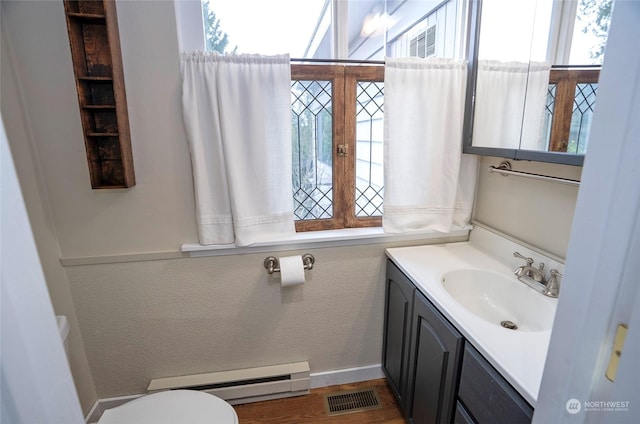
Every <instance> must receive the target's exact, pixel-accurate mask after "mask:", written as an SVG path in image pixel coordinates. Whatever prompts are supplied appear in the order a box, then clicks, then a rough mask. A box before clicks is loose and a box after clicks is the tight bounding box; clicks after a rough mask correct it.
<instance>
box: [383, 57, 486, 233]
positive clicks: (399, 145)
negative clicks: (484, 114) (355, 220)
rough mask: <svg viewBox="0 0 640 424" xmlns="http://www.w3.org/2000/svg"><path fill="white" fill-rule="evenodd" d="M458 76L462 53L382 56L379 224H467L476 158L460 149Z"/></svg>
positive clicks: (409, 227)
mask: <svg viewBox="0 0 640 424" xmlns="http://www.w3.org/2000/svg"><path fill="white" fill-rule="evenodd" d="M466 83H467V65H466V62H464V61H459V60H451V59H416V58H402V59H401V58H387V59H386V65H385V78H384V97H385V100H384V101H385V105H384V109H385V112H384V113H385V116H384V131H385V140H384V160H385V165H384V166H385V177H384V180H385V193H384V216H383V227H384V230H385V232H392V233H403V232H411V231H424V230H436V231H441V232H449V231H451V230H455V229H460V228H463V227H466V226H467V225H468V224H469V220H470V218H471V210H472V206H473V196H474V191H475V179H476V168H477V158H476V157H475V156H469V155H463V154H462V124H463V120H464V102H465V92H466Z"/></svg>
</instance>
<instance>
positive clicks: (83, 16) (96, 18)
mask: <svg viewBox="0 0 640 424" xmlns="http://www.w3.org/2000/svg"><path fill="white" fill-rule="evenodd" d="M67 16H68V17H70V18H73V19H77V20H79V21H83V22H104V21H105V19H106V17H105V16H104V15H96V14H89V13H75V12H70V13H67Z"/></svg>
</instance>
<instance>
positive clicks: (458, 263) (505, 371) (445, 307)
mask: <svg viewBox="0 0 640 424" xmlns="http://www.w3.org/2000/svg"><path fill="white" fill-rule="evenodd" d="M477 230H478V229H474V231H477ZM510 247H511V246H510ZM520 250H522V249H520ZM386 252H387V256H389V257H390V258H391V259H392V260H393V262H394V263H395V264H396V265H397V266H398V267H399V268H400V269H401V270H402V271H403V272H404V273H405V274H406V275H407V276H408V277H409V278H410V279H411V280H412V281H413V282H414V284H415V285H416V287H417V288H418V289H419V290H420V291H421V292H422V293H423V294H424V295H425V296H426V297H427V298H428V299H429V300H430V301H431V302H432V303H434V305H435V306H436V307H437V308H438V309H439V310H440V312H442V314H443V315H444V316H445V317H446V318H447V319H448V320H449V321H451V323H453V324H454V325H455V327H456V328H457V329H458V330H459V331H460V332H461V333H462V335H463V336H464V337H465V338H466V339H467V340H468V341H469V342H470V343H471V344H472V345H473V346H474V347H475V348H476V349H477V350H478V351H480V352H481V353H482V355H483V356H484V357H485V358H486V359H487V360H488V361H489V362H490V363H491V365H493V366H494V367H495V368H496V369H497V370H498V371H499V372H500V373H501V374H502V375H503V377H504V378H505V379H506V380H507V381H508V382H509V383H510V384H511V385H512V386H513V387H514V388H515V389H516V390H517V391H518V392H519V393H520V394H521V395H522V396H523V397H524V398H525V399H526V400H527V401H528V402H529V403H530V404H531V405H532V406H533V407H535V405H536V401H537V399H538V390H539V389H540V382H541V380H542V372H543V370H544V363H545V360H546V356H547V350H548V347H549V339H550V336H551V330H550V329H549V330H544V331H513V330H508V329H505V328H502V327H500V326H498V325H496V324H492V323H489V322H487V321H485V320H483V319H481V318H479V317H477V316H476V315H474V314H473V313H471V312H469V311H468V310H467V309H466V308H464V307H463V306H462V305H460V304H459V303H458V302H457V301H456V300H455V299H454V298H453V297H452V296H451V295H450V294H449V293H448V292H447V291H446V290H445V289H444V287H443V285H442V284H441V279H442V275H443V274H444V273H446V272H448V271H452V270H455V269H481V270H488V271H491V272H494V273H497V274H502V275H504V276H505V277H507V278H510V279H513V281H514V284H522V283H520V282H519V281H517V279H516V278H515V277H514V275H513V269H515V267H514V268H511V267H510V266H509V265H507V263H505V262H508V261H505V262H501V261H498V260H497V259H495V258H494V257H492V256H490V255H488V254H487V253H485V251H484V250H480V249H479V248H478V247H476V245H474V244H473V243H472V242H462V243H450V244H440V245H430V246H415V247H401V248H391V249H387V250H386ZM525 254H527V253H526V252H525ZM529 290H532V291H534V290H533V289H529ZM536 294H537V295H539V296H542V295H541V294H539V293H536ZM549 301H551V302H554V304H555V305H557V299H550V298H549Z"/></svg>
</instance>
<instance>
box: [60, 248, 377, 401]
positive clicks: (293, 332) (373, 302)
mask: <svg viewBox="0 0 640 424" xmlns="http://www.w3.org/2000/svg"><path fill="white" fill-rule="evenodd" d="M309 252H311V253H312V254H313V255H314V256H315V258H316V265H315V266H314V268H313V270H311V271H307V272H306V275H307V280H308V281H307V282H306V283H305V284H304V285H302V286H295V287H288V288H286V289H281V288H280V286H279V279H278V277H273V276H269V275H268V274H267V272H266V270H265V269H264V267H263V264H262V263H263V261H264V258H265V257H266V256H267V255H266V254H250V255H236V256H225V257H209V258H193V259H176V260H167V261H148V262H135V263H124V264H105V265H89V266H78V267H70V268H67V272H68V276H69V283H70V286H71V289H72V292H73V297H74V300H75V303H76V308H77V311H78V316H79V318H80V325H81V327H82V332H83V334H84V339H85V346H86V350H87V354H88V356H89V358H91V366H92V370H93V374H94V378H95V381H96V385H97V390H98V395H99V397H101V398H104V397H110V396H119V395H126V394H131V393H142V392H144V391H145V390H146V386H147V384H148V382H149V380H150V379H151V378H158V377H168V376H175V375H186V374H195V373H202V372H212V371H219V370H227V369H237V368H245V367H255V366H262V365H274V364H279V363H286V362H292V361H303V360H309V362H310V365H311V369H312V372H319V371H325V370H333V369H342V368H350V367H358V366H365V365H371V364H378V363H380V360H381V353H382V322H383V305H384V270H385V259H384V246H382V245H370V246H359V247H357V248H354V247H343V248H331V249H317V250H309ZM295 253H302V252H282V254H281V256H285V255H288V254H295Z"/></svg>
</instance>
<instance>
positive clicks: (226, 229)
mask: <svg viewBox="0 0 640 424" xmlns="http://www.w3.org/2000/svg"><path fill="white" fill-rule="evenodd" d="M181 67H182V80H183V81H182V105H183V113H184V121H185V126H186V130H187V136H188V138H189V145H190V149H191V162H192V167H193V177H194V178H193V179H194V187H195V192H196V193H195V194H196V215H197V222H198V232H199V237H200V243H201V244H204V245H208V244H231V243H235V244H236V245H237V246H246V245H250V244H253V243H256V242H260V241H268V240H273V239H275V238H278V237H282V236H286V235H290V234H293V233H295V226H294V216H293V197H292V183H291V167H292V165H291V87H290V84H291V69H290V61H289V56H288V55H280V56H258V55H227V56H221V55H218V54H217V53H204V52H197V53H183V54H182V60H181Z"/></svg>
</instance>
